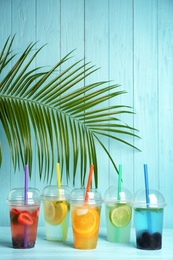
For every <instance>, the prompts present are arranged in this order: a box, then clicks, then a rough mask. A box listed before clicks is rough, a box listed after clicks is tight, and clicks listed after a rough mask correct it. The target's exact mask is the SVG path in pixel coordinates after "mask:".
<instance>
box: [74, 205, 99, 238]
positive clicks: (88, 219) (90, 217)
mask: <svg viewBox="0 0 173 260" xmlns="http://www.w3.org/2000/svg"><path fill="white" fill-rule="evenodd" d="M79 211H80V214H79ZM81 213H82V214H81ZM72 225H73V229H74V231H75V232H76V233H78V234H83V235H86V234H89V233H93V232H95V231H97V229H98V226H99V214H98V212H97V210H96V209H95V208H94V209H92V208H88V209H86V208H80V210H79V208H78V209H75V210H73V212H72Z"/></svg>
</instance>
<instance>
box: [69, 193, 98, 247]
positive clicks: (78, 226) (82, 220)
mask: <svg viewBox="0 0 173 260" xmlns="http://www.w3.org/2000/svg"><path fill="white" fill-rule="evenodd" d="M75 195H76V196H78V197H76V198H75V197H74V196H75ZM84 195H85V190H84V189H75V190H74V191H73V192H72V195H71V199H72V200H71V216H72V229H73V238H74V247H75V248H77V249H94V248H96V246H97V240H98V233H99V226H100V212H101V197H100V194H99V193H98V191H97V190H90V192H89V196H88V200H87V201H85V200H84ZM77 198H78V199H77Z"/></svg>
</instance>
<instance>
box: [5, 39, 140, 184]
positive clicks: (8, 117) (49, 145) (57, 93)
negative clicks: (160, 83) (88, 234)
mask: <svg viewBox="0 0 173 260" xmlns="http://www.w3.org/2000/svg"><path fill="white" fill-rule="evenodd" d="M13 41H14V37H13V38H12V39H11V40H10V38H8V39H7V41H6V43H5V44H4V47H3V49H2V51H1V53H0V77H1V78H0V80H1V81H0V120H1V124H2V127H3V129H4V132H5V134H6V138H7V140H8V144H9V148H10V153H11V156H12V162H13V165H14V169H15V170H16V169H17V167H19V168H20V167H21V165H22V166H23V167H24V165H25V164H29V166H30V167H29V169H30V175H31V172H32V161H33V156H34V147H35V145H36V149H37V160H38V168H39V174H40V178H41V179H42V178H43V179H45V180H46V181H47V182H50V181H51V179H52V176H53V172H54V167H55V163H56V162H60V165H61V172H63V173H64V172H65V173H66V180H67V182H68V181H69V180H70V181H72V183H73V184H74V185H75V181H76V178H77V171H80V173H81V174H80V181H81V186H84V185H85V177H86V174H87V173H88V169H89V165H90V164H94V181H95V186H96V187H97V186H98V165H99V162H98V161H97V151H96V143H95V142H98V143H99V144H100V145H101V147H102V148H103V151H105V153H106V154H107V156H108V158H109V159H110V161H111V163H112V164H113V167H114V168H115V170H116V171H117V167H116V164H115V162H114V160H113V159H112V157H111V155H110V153H109V151H108V149H107V148H106V146H105V145H104V142H103V140H104V138H103V137H108V138H110V139H112V140H115V141H118V142H122V143H124V144H125V145H129V146H131V147H132V148H136V147H135V146H134V145H133V144H131V143H129V142H128V141H126V139H125V137H127V136H132V137H133V138H136V137H137V138H138V135H137V134H136V132H137V129H135V128H133V127H131V126H128V125H127V124H125V123H123V122H122V121H121V120H120V118H119V116H120V115H122V114H126V115H128V114H129V115H132V114H133V110H132V108H131V107H129V106H126V105H119V104H115V100H116V97H119V96H120V95H123V94H125V93H126V92H125V91H123V90H120V89H119V88H120V86H119V85H117V84H110V82H108V81H101V82H94V83H90V84H88V85H85V84H84V82H85V80H84V79H86V78H89V77H90V75H92V74H93V73H94V72H95V71H96V70H97V68H95V66H92V65H90V63H84V61H83V60H79V61H77V62H75V63H72V64H71V65H67V63H66V62H67V61H68V64H69V60H70V58H71V53H72V52H70V53H68V54H67V55H66V56H65V57H63V58H62V59H61V60H60V61H59V62H58V63H57V64H55V66H53V67H52V68H51V69H49V70H45V69H43V67H35V68H34V69H33V68H32V69H30V68H29V67H30V65H31V64H32V63H33V61H34V59H35V58H36V57H37V55H38V54H39V53H40V51H41V50H42V48H43V46H42V47H41V48H39V49H38V50H35V43H34V44H33V43H31V44H29V45H28V46H27V48H26V49H25V50H24V52H23V53H22V54H21V55H20V56H19V58H17V56H16V54H15V55H13V54H12V53H13V52H12V51H11V49H12V44H13ZM12 63H13V65H12ZM62 65H63V67H65V66H66V68H65V70H62ZM111 99H114V105H113V106H110V105H106V104H108V102H107V101H110V100H111ZM120 136H121V137H120ZM136 149H137V148H136ZM2 151H3V147H1V143H0V165H1V164H2Z"/></svg>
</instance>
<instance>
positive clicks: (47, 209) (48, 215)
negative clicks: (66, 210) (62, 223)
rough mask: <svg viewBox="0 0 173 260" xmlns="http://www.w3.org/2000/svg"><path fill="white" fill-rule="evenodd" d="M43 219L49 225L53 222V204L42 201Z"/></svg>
mask: <svg viewBox="0 0 173 260" xmlns="http://www.w3.org/2000/svg"><path fill="white" fill-rule="evenodd" d="M44 217H45V220H46V221H47V222H49V223H51V221H53V219H54V217H55V207H54V204H53V202H51V201H48V200H46V201H44Z"/></svg>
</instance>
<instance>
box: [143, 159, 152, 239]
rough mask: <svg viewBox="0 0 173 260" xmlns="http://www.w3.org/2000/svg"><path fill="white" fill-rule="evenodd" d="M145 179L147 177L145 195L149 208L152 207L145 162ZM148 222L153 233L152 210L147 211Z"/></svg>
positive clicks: (149, 229) (150, 231)
mask: <svg viewBox="0 0 173 260" xmlns="http://www.w3.org/2000/svg"><path fill="white" fill-rule="evenodd" d="M144 179H145V196H146V205H147V208H149V207H150V197H149V184H148V166H147V164H144ZM147 223H148V231H149V233H150V234H151V233H152V223H151V214H150V211H148V212H147Z"/></svg>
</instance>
